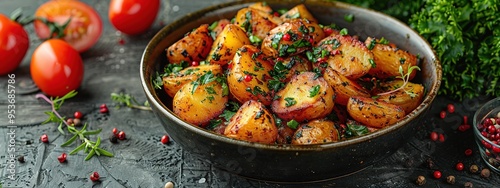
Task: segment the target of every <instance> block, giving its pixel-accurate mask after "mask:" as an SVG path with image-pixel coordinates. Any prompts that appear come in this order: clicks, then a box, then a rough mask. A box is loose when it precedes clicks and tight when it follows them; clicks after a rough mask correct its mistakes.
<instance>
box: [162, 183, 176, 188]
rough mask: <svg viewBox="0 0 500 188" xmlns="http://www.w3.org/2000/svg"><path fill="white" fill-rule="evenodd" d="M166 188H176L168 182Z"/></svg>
mask: <svg viewBox="0 0 500 188" xmlns="http://www.w3.org/2000/svg"><path fill="white" fill-rule="evenodd" d="M164 188H174V183H172V182H167V183H166V184H165V187H164Z"/></svg>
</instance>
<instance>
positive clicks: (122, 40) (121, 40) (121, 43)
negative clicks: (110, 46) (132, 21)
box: [118, 37, 125, 45]
mask: <svg viewBox="0 0 500 188" xmlns="http://www.w3.org/2000/svg"><path fill="white" fill-rule="evenodd" d="M118 44H120V45H124V44H125V39H123V38H121V37H120V39H118Z"/></svg>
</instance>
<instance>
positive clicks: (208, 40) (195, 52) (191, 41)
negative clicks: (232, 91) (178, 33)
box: [166, 24, 214, 63]
mask: <svg viewBox="0 0 500 188" xmlns="http://www.w3.org/2000/svg"><path fill="white" fill-rule="evenodd" d="M213 42H214V41H213V39H212V37H211V36H210V34H209V31H208V25H207V24H203V25H201V26H200V27H198V28H197V29H195V30H194V31H192V32H191V33H189V34H188V35H186V36H185V37H184V38H182V39H181V40H179V41H177V42H176V43H174V44H172V45H171V46H170V47H168V48H167V50H166V54H167V59H168V62H169V63H180V62H182V61H187V62H191V61H202V60H204V59H205V58H206V57H207V55H208V53H209V52H210V48H211V46H212V44H213Z"/></svg>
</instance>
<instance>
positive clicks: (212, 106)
mask: <svg viewBox="0 0 500 188" xmlns="http://www.w3.org/2000/svg"><path fill="white" fill-rule="evenodd" d="M193 87H194V84H193V82H190V83H188V84H185V85H184V86H182V88H181V89H180V90H179V91H178V92H177V93H176V94H175V96H174V99H173V111H174V113H175V114H176V115H177V116H179V118H181V119H182V120H184V121H186V122H188V123H191V124H194V125H197V126H201V127H204V126H206V125H207V124H208V122H209V121H210V120H211V119H214V118H217V117H218V116H219V115H220V114H221V113H222V112H223V111H224V108H225V107H226V103H227V102H228V96H223V89H222V84H221V83H219V82H217V81H212V82H209V83H207V84H202V85H199V86H198V87H197V88H196V89H195V90H194V92H193Z"/></svg>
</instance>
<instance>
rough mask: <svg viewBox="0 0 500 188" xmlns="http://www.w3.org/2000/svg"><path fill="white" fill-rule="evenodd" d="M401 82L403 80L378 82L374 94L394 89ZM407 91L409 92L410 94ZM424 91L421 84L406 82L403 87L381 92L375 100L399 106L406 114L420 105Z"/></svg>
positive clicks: (401, 83) (398, 86)
mask: <svg viewBox="0 0 500 188" xmlns="http://www.w3.org/2000/svg"><path fill="white" fill-rule="evenodd" d="M403 84H404V81H403V80H393V81H388V82H382V83H380V87H379V88H378V89H377V90H375V91H374V94H375V95H378V94H381V93H387V92H390V91H392V90H396V89H397V88H400V87H401V86H402V85H403ZM407 92H409V93H411V95H410V94H408V93H407ZM424 92H425V88H424V86H423V85H422V84H416V83H411V82H408V83H407V84H406V86H405V87H404V88H403V89H400V90H397V91H395V92H391V93H388V94H381V95H379V97H378V98H377V100H378V101H384V102H387V103H391V104H395V105H398V106H401V107H402V108H403V109H404V111H405V113H406V114H408V113H410V112H411V111H413V110H414V109H415V108H417V107H418V105H420V103H421V102H422V99H423V98H424ZM412 95H413V96H412Z"/></svg>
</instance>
